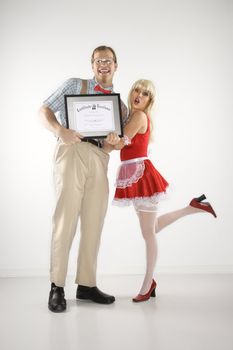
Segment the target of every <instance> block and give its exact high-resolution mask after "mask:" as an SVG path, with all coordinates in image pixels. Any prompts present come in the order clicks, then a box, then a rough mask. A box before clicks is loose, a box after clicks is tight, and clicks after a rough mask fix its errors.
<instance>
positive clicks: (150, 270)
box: [137, 211, 157, 294]
mask: <svg viewBox="0 0 233 350" xmlns="http://www.w3.org/2000/svg"><path fill="white" fill-rule="evenodd" d="M137 214H138V218H139V222H140V227H141V232H142V236H143V238H144V240H145V245H146V274H145V277H144V281H143V284H142V287H141V290H140V292H139V293H140V294H146V293H147V292H148V290H149V289H150V287H151V283H152V279H153V274H154V268H155V263H156V258H157V241H156V235H155V234H154V233H155V231H154V228H155V221H156V213H155V212H146V211H138V212H137Z"/></svg>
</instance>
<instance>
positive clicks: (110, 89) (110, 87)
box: [93, 77, 113, 92]
mask: <svg viewBox="0 0 233 350" xmlns="http://www.w3.org/2000/svg"><path fill="white" fill-rule="evenodd" d="M93 82H94V88H95V87H96V85H99V86H101V87H102V88H103V89H105V90H108V91H111V92H112V91H113V85H112V86H108V87H103V86H102V85H101V84H99V83H98V81H97V80H96V79H95V77H94V78H93Z"/></svg>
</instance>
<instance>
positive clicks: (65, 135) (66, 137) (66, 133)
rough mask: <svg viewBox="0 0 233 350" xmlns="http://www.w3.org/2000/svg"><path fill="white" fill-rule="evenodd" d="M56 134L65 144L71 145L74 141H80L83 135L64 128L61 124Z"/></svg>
mask: <svg viewBox="0 0 233 350" xmlns="http://www.w3.org/2000/svg"><path fill="white" fill-rule="evenodd" d="M57 136H58V137H59V138H60V139H61V140H62V142H63V143H65V144H66V145H71V144H74V143H79V142H81V141H82V138H83V136H82V135H80V134H79V133H77V132H76V131H74V130H71V129H66V128H64V127H63V126H61V127H60V128H59V130H58V132H57Z"/></svg>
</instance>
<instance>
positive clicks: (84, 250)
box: [40, 46, 127, 312]
mask: <svg viewBox="0 0 233 350" xmlns="http://www.w3.org/2000/svg"><path fill="white" fill-rule="evenodd" d="M91 63H92V70H93V72H94V78H93V79H89V80H82V79H79V78H71V79H68V80H67V81H65V83H64V84H63V85H62V86H60V88H58V89H57V90H56V91H55V92H54V93H53V94H52V95H51V96H50V97H49V98H48V99H47V100H46V101H44V103H43V106H42V107H41V108H40V117H41V119H42V122H43V124H44V125H45V127H46V128H47V129H49V130H50V131H52V132H53V133H54V134H55V135H56V136H57V137H58V138H59V141H58V144H57V146H56V151H55V169H54V181H55V189H56V196H57V202H56V207H55V212H54V215H53V233H52V243H51V268H50V280H51V291H50V294H49V302H48V307H49V309H50V310H51V311H53V312H62V311H65V310H66V300H65V293H64V286H65V279H66V275H67V267H68V259H69V252H70V247H71V244H72V241H73V238H74V235H75V232H76V228H77V222H78V219H79V217H80V222H81V237H80V246H79V256H78V264H77V274H76V281H75V282H76V283H77V284H78V287H77V293H76V298H77V299H89V300H92V301H93V302H96V303H102V304H111V303H113V302H114V301H115V298H114V296H111V295H108V294H105V293H103V292H101V291H100V290H99V289H98V288H97V286H96V265H97V255H98V250H99V243H100V236H101V232H102V228H103V223H104V218H105V214H106V210H107V204H108V179H107V166H108V160H109V155H108V154H107V153H106V151H105V150H103V142H102V141H101V140H97V139H92V140H89V142H83V141H82V137H81V135H79V134H78V133H77V132H76V131H74V130H71V129H67V128H66V121H65V101H64V95H65V94H67V95H73V94H74V95H77V94H102V93H111V92H113V85H112V81H113V76H114V73H115V71H116V70H117V58H116V54H115V52H114V50H113V49H112V48H111V47H107V46H99V47H97V48H96V49H95V50H94V51H93V54H92V58H91ZM121 107H122V116H123V122H125V121H126V117H127V108H126V107H125V105H124V104H123V103H122V104H121ZM55 113H58V114H59V119H60V122H59V121H58V119H57V117H56V116H55ZM110 137H111V138H113V139H114V135H111V136H110ZM115 137H116V138H117V137H118V136H117V135H116V136H115ZM112 141H113V140H112V139H111V142H112ZM110 148H111V147H110ZM106 149H109V147H106Z"/></svg>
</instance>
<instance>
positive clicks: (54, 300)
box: [48, 283, 66, 312]
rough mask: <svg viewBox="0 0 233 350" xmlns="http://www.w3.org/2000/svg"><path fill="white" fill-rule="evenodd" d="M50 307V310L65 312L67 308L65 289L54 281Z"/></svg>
mask: <svg viewBox="0 0 233 350" xmlns="http://www.w3.org/2000/svg"><path fill="white" fill-rule="evenodd" d="M48 307H49V310H50V311H53V312H63V311H65V310H66V299H65V293H64V289H63V288H62V287H57V286H56V284H54V283H52V284H51V291H50V293H49V303H48Z"/></svg>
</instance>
